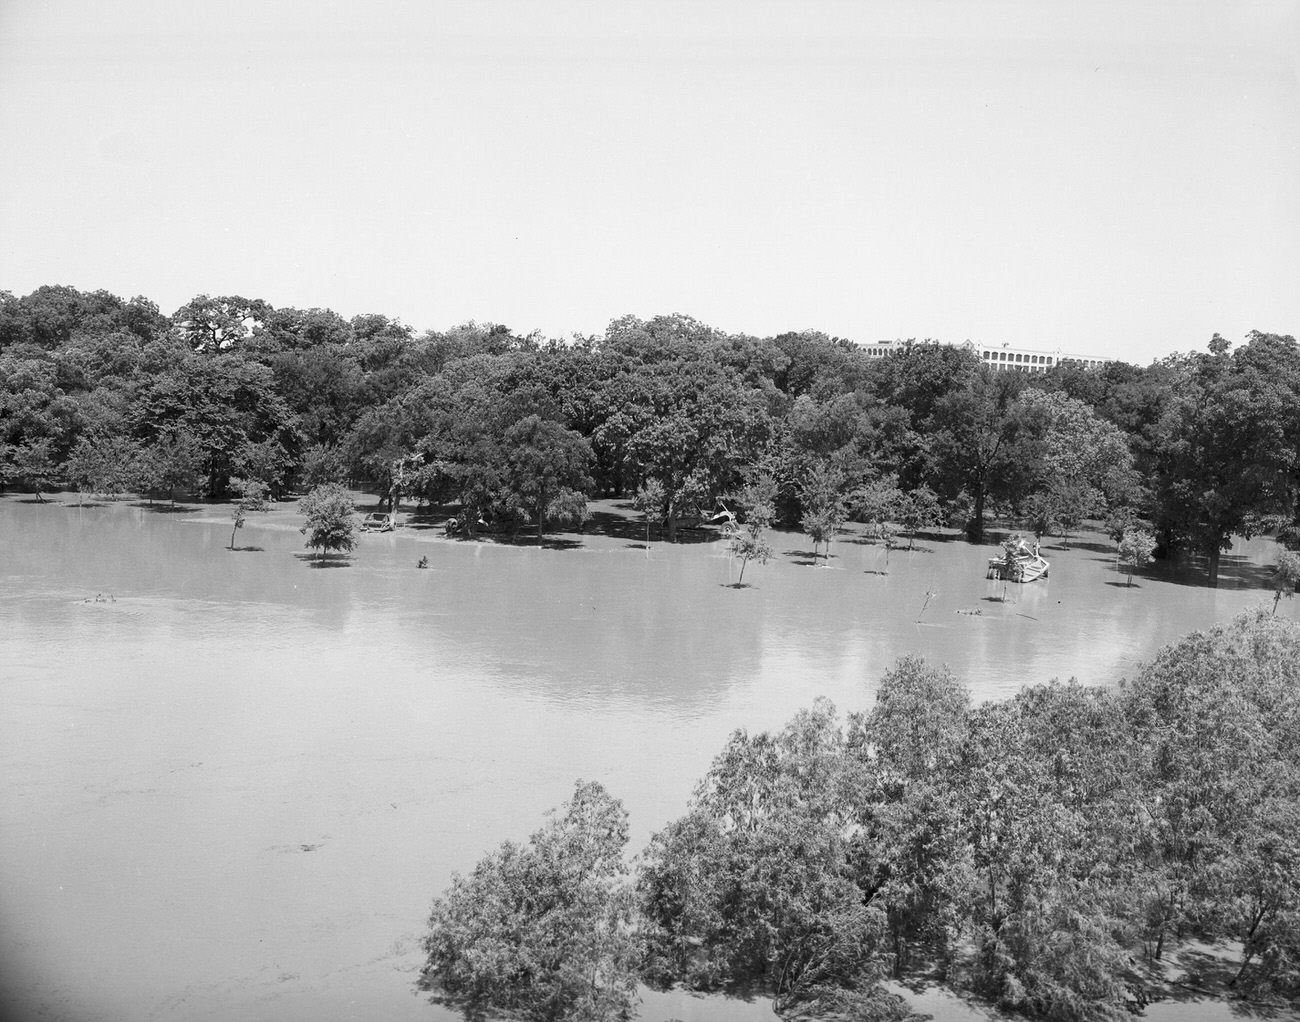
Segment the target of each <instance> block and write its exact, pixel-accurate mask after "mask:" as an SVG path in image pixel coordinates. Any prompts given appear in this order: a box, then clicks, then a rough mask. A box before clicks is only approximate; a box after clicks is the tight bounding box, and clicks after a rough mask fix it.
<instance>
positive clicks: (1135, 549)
mask: <svg viewBox="0 0 1300 1022" xmlns="http://www.w3.org/2000/svg"><path fill="white" fill-rule="evenodd" d="M1155 548H1156V538H1155V536H1153V535H1151V533H1149V532H1147V531H1146V530H1145V529H1128V530H1126V531H1125V533H1124V535H1123V536H1122V537H1121V538H1120V541H1119V560H1120V563H1121V564H1127V565H1128V584H1129V585H1130V586H1131V585H1132V584H1133V572H1135V571H1137V569H1138V568H1141V567H1142V566H1143V565H1144V564H1146V563H1147V561H1149V560H1151V554H1152V552H1153V551H1154V550H1155Z"/></svg>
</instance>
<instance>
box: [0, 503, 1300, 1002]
mask: <svg viewBox="0 0 1300 1022" xmlns="http://www.w3.org/2000/svg"><path fill="white" fill-rule="evenodd" d="M290 512H291V508H286V509H285V510H284V511H282V512H280V513H277V514H275V515H272V516H270V517H269V518H266V519H262V518H259V519H257V520H255V521H253V522H251V523H250V524H249V526H248V527H246V528H245V529H243V530H241V531H240V533H239V536H238V538H237V545H238V546H239V547H241V548H245V549H240V550H238V551H237V552H233V553H232V552H231V551H229V550H227V549H225V547H226V544H227V543H228V542H229V538H230V528H229V525H228V524H226V523H227V522H228V518H226V517H225V516H224V515H223V512H222V510H221V509H219V508H190V509H188V510H186V509H181V510H180V511H179V512H178V513H162V512H160V511H159V510H158V509H151V508H148V507H143V506H135V505H130V504H115V505H103V506H89V507H82V508H79V507H77V506H76V505H75V503H56V504H51V505H39V504H36V503H32V502H30V501H28V500H26V499H25V498H20V497H17V496H14V495H7V496H2V497H0V558H2V559H0V767H2V768H3V778H4V783H3V787H2V788H0V864H2V865H3V870H2V872H0V962H2V963H3V990H0V995H2V996H3V1000H4V1002H5V1003H6V1004H7V1005H8V1006H9V1008H10V1011H11V1013H13V1014H12V1017H15V1018H19V1017H21V1018H33V1019H41V1018H45V1019H70V1020H77V1022H82V1020H94V1019H104V1020H118V1019H133V1020H195V1022H197V1020H222V1019H240V1020H268V1022H270V1020H286V1019H287V1020H293V1019H303V1020H306V1019H312V1020H325V1022H332V1020H345V1019H377V1018H383V1019H393V1020H405V1019H410V1020H417V1019H421V1020H434V1022H439V1020H450V1019H453V1018H457V1017H458V1016H456V1015H454V1014H452V1013H450V1012H447V1011H445V1010H443V1009H440V1008H437V1007H434V1006H431V1005H429V1004H428V1003H427V1002H426V1001H425V1000H424V999H423V997H421V996H420V995H417V994H416V993H414V992H413V982H414V979H415V976H416V972H417V970H418V967H419V963H420V954H419V940H420V938H421V935H422V931H423V926H424V921H425V917H426V913H427V908H428V904H429V901H430V899H431V898H432V897H433V896H434V895H436V894H437V893H438V892H440V891H441V890H442V889H443V888H444V887H445V886H446V884H447V883H448V881H449V878H450V875H451V873H452V871H465V870H468V869H469V868H471V867H472V866H473V864H474V862H475V861H476V860H477V859H478V858H479V857H480V856H481V855H482V854H483V853H484V852H485V851H487V850H488V849H490V848H493V847H495V846H496V845H497V844H498V843H499V842H500V841H502V840H503V839H506V838H513V839H522V838H525V837H527V835H528V834H529V833H530V832H531V831H532V830H534V829H536V827H537V826H539V825H540V823H541V822H542V819H543V814H544V812H545V811H546V810H548V809H550V808H552V807H555V806H557V805H559V804H560V803H561V802H562V801H563V800H564V799H565V798H566V797H567V796H568V795H569V794H570V792H571V791H572V786H573V783H574V781H575V780H576V779H577V778H584V779H595V780H599V781H600V782H602V783H603V784H604V785H605V786H606V787H607V788H608V789H609V790H610V791H611V792H612V793H613V794H614V795H616V796H617V797H619V798H621V799H622V800H623V802H624V804H625V805H626V807H627V809H628V811H629V813H630V816H631V822H632V829H633V842H632V848H633V850H639V849H640V848H641V847H642V846H644V844H645V842H646V840H647V839H648V838H649V836H650V834H651V833H652V832H653V831H655V830H656V829H658V828H660V827H662V826H663V825H664V824H665V823H666V822H668V821H669V820H670V819H672V818H674V817H675V816H677V815H679V814H680V813H681V812H682V811H683V808H684V806H685V803H686V800H687V798H688V796H689V794H690V791H691V789H692V786H693V785H694V783H695V781H696V780H697V779H698V778H699V777H700V776H701V775H702V774H703V772H704V771H705V770H706V769H707V767H708V764H709V762H710V760H711V758H712V756H713V755H714V754H715V753H716V752H717V751H718V750H719V749H720V748H721V746H722V743H723V742H724V741H725V739H726V737H727V735H728V734H729V733H730V732H731V731H732V730H733V729H735V728H738V727H744V728H749V729H751V730H755V729H763V728H775V727H779V726H780V725H781V724H782V723H784V722H785V721H786V720H788V719H789V717H790V716H791V715H792V714H793V713H794V712H795V711H797V710H798V709H800V708H801V707H804V706H807V705H808V704H809V703H811V701H812V700H813V699H814V698H815V697H816V696H819V695H821V696H827V697H829V698H830V699H832V700H833V701H834V702H835V703H836V705H837V706H838V707H840V709H841V710H851V709H860V708H865V707H868V706H869V705H870V703H871V699H872V692H873V688H874V686H875V684H876V682H877V681H878V679H879V678H880V676H881V675H882V674H883V673H884V672H885V671H886V670H888V668H889V666H890V665H891V663H892V662H893V661H894V660H895V659H896V658H897V657H898V656H900V655H902V654H905V653H922V654H924V655H925V656H927V657H928V658H931V659H932V660H934V661H943V662H946V663H948V664H949V665H950V666H951V667H952V669H953V670H954V671H955V672H956V673H957V674H958V675H959V676H960V677H961V678H963V679H964V680H965V681H966V682H967V684H968V685H969V686H970V688H971V690H972V693H973V695H974V697H975V698H976V699H977V700H983V699H994V698H1002V697H1005V696H1007V695H1010V694H1011V693H1013V692H1014V691H1015V690H1016V689H1017V688H1018V687H1019V686H1021V685H1022V684H1025V683H1030V682H1039V681H1046V680H1048V679H1050V678H1062V679H1064V678H1068V677H1077V678H1079V679H1080V680H1081V681H1083V682H1087V683H1094V684H1108V685H1109V684H1115V683H1117V681H1118V680H1119V679H1120V678H1121V677H1123V676H1125V675H1131V674H1133V673H1134V672H1135V671H1136V670H1137V668H1138V666H1139V665H1140V663H1141V662H1142V661H1143V660H1145V659H1147V658H1149V657H1150V656H1151V655H1152V654H1153V653H1154V652H1155V651H1156V650H1157V649H1158V648H1159V647H1160V646H1161V645H1163V644H1165V643H1167V642H1170V641H1172V640H1174V639H1176V638H1177V637H1179V636H1180V635H1182V634H1184V633H1186V632H1188V631H1190V630H1193V629H1197V628H1203V627H1206V626H1209V625H1211V624H1213V623H1215V622H1217V621H1222V620H1225V619H1226V618H1229V617H1231V616H1232V615H1234V614H1236V613H1238V612H1240V611H1242V610H1244V609H1246V608H1249V607H1252V606H1256V605H1259V604H1261V603H1267V602H1270V600H1271V594H1270V593H1269V592H1268V591H1267V590H1266V588H1264V585H1265V576H1266V567H1267V565H1268V564H1269V563H1271V560H1272V558H1273V554H1274V548H1273V545H1272V544H1271V542H1270V541H1268V540H1257V541H1253V542H1250V543H1240V544H1238V545H1237V546H1236V547H1235V548H1234V549H1233V550H1232V551H1231V552H1230V553H1229V554H1228V555H1227V556H1226V557H1225V561H1224V566H1225V575H1224V581H1223V584H1222V585H1221V587H1220V588H1219V589H1217V590H1211V589H1208V588H1206V587H1204V586H1203V585H1201V584H1199V582H1200V579H1199V575H1198V573H1196V572H1195V571H1194V570H1192V569H1181V568H1180V569H1175V568H1173V567H1171V566H1168V565H1161V566H1158V567H1156V568H1153V569H1152V570H1150V571H1148V572H1146V573H1143V574H1141V575H1139V576H1138V577H1137V578H1136V579H1135V582H1136V584H1135V585H1134V586H1133V587H1132V588H1129V587H1126V586H1123V585H1120V584H1118V583H1122V582H1123V581H1124V576H1122V575H1120V574H1118V573H1117V571H1116V569H1115V565H1114V555H1113V552H1112V550H1111V547H1110V545H1109V544H1108V543H1106V542H1104V540H1103V539H1102V538H1101V537H1100V536H1098V535H1096V534H1084V535H1081V536H1080V537H1078V539H1077V540H1076V541H1074V542H1072V543H1071V547H1070V549H1068V550H1061V549H1058V545H1059V544H1058V542H1057V541H1052V542H1050V543H1049V544H1047V546H1046V547H1045V549H1044V554H1045V555H1046V556H1047V557H1048V558H1049V559H1050V560H1051V561H1052V571H1051V575H1050V577H1049V578H1048V579H1047V580H1045V581H1040V582H1037V583H1033V584H1032V585H1029V586H1015V585H1010V586H1004V585H1003V584H1002V583H999V582H989V581H987V580H986V578H985V571H984V568H985V562H986V561H987V558H988V557H989V556H990V555H991V554H992V553H994V550H993V548H992V547H990V546H983V547H979V546H971V545H969V544H966V543H964V542H960V541H944V540H942V539H927V540H924V541H922V542H921V543H919V544H918V546H919V547H920V549H918V550H916V551H914V552H910V553H909V552H907V551H900V550H896V551H893V552H892V553H890V554H888V555H887V554H886V552H885V551H884V550H883V549H881V548H880V547H879V546H876V545H874V544H870V543H866V542H861V541H859V540H858V539H857V538H856V537H849V538H847V539H846V540H845V541H842V542H838V543H836V544H835V545H834V546H833V547H832V554H833V555H834V556H833V557H832V559H831V561H830V564H829V566H819V567H816V568H814V567H812V566H811V564H810V557H809V553H808V547H807V543H806V541H804V540H803V538H802V537H800V536H798V535H795V534H787V533H779V534H777V535H776V536H775V543H774V545H775V547H776V549H777V557H776V559H775V560H774V561H773V562H772V563H769V564H768V565H766V566H759V565H752V564H751V565H750V566H749V568H748V569H747V571H746V574H745V580H746V582H747V583H752V587H750V588H745V589H733V588H728V587H727V583H728V582H729V581H732V580H734V579H735V577H736V573H737V570H738V566H737V565H736V564H735V563H734V562H732V561H730V560H729V559H728V558H727V556H726V555H725V552H724V550H723V548H722V546H721V544H719V543H716V542H714V543H682V544H678V545H671V546H670V545H665V544H661V543H654V544H652V545H651V547H650V548H649V549H648V550H647V549H646V548H645V547H644V546H642V545H641V544H640V543H638V542H637V541H636V540H635V539H632V538H619V537H614V536H604V535H602V536H580V537H568V539H569V540H571V541H572V542H570V543H563V544H558V546H559V547H561V548H537V547H534V546H508V545H497V544H493V543H475V542H451V541H446V540H442V539H441V538H438V537H437V536H436V534H435V533H434V532H433V531H423V532H421V531H416V530H399V531H398V532H395V533H389V534H383V535H367V536H364V537H363V538H362V541H361V546H360V548H359V549H358V551H357V552H356V555H355V556H354V557H353V558H351V560H350V562H349V564H348V566H346V567H330V568H324V567H318V566H315V565H314V564H313V563H312V562H311V561H310V560H307V559H305V558H304V557H303V552H302V537H301V536H300V535H299V534H298V532H297V529H296V527H295V526H296V520H295V519H294V518H293V516H292V514H291V513H290ZM254 548H255V549H254ZM421 556H428V558H429V567H428V569H427V570H419V569H417V568H416V566H415V565H416V562H417V561H418V560H419V558H420V557H421ZM1004 595H1005V596H1006V598H1007V599H1006V600H1005V602H1004V601H1003V600H1002V597H1003V596H1004ZM1297 602H1300V601H1290V602H1284V603H1283V604H1282V607H1281V610H1280V613H1283V614H1287V615H1291V616H1295V615H1296V612H1297V607H1296V606H1295V603H1297ZM926 996H927V997H928V1000H924V1001H923V1006H924V1007H925V1008H926V1009H927V1010H932V1011H935V1012H936V1013H937V1017H939V1018H952V1019H956V1018H975V1017H983V1015H982V1014H980V1013H978V1012H974V1011H972V1010H971V1009H967V1008H965V1007H964V1006H962V1005H961V1004H959V1003H958V1002H956V1001H955V1000H952V999H951V998H945V997H943V996H942V995H940V994H939V993H937V992H931V993H930V994H929V995H926ZM1175 1009H1176V1010H1175ZM1171 1012H1172V1013H1171ZM1151 1016H1152V1017H1158V1018H1166V1019H1173V1018H1191V1017H1198V1018H1202V1019H1215V1018H1228V1017H1229V1014H1228V1012H1227V1010H1226V1009H1225V1008H1223V1007H1222V1006H1219V1005H1214V1004H1201V1005H1188V1004H1183V1005H1177V1006H1169V1005H1166V1006H1162V1007H1161V1008H1158V1009H1156V1010H1153V1011H1152V1013H1151ZM5 1017H10V1015H6V1016H5ZM673 1017H676V1018H681V1019H684V1020H690V1019H701V1020H702V1019H721V1020H724V1022H725V1020H736V1022H742V1020H744V1022H749V1020H758V1019H768V1018H770V1017H771V1014H770V1007H769V1006H768V1005H767V1004H766V1003H764V1002H759V1003H753V1004H745V1003H743V1002H728V1001H723V1000H720V999H716V998H714V999H707V1000H702V999H699V998H691V997H686V996H684V995H674V996H665V995H659V994H651V993H648V992H647V995H646V999H645V1002H644V1003H643V1005H642V1010H641V1018H643V1019H647V1020H651V1022H660V1020H663V1019H668V1018H673Z"/></svg>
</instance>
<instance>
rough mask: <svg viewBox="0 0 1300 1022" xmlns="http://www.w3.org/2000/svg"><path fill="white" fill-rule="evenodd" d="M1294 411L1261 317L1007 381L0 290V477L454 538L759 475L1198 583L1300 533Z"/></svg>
mask: <svg viewBox="0 0 1300 1022" xmlns="http://www.w3.org/2000/svg"><path fill="white" fill-rule="evenodd" d="M1297 407H1300V351H1298V350H1297V346H1296V342H1295V340H1294V338H1292V337H1290V336H1282V335H1277V334H1266V333H1258V332H1255V333H1252V334H1250V335H1249V336H1248V337H1247V338H1246V339H1245V342H1244V343H1243V344H1241V345H1239V346H1237V347H1236V348H1233V347H1232V346H1231V345H1229V344H1228V343H1227V342H1226V341H1224V340H1223V339H1222V338H1220V337H1218V336H1217V335H1215V337H1214V338H1213V339H1212V340H1211V341H1210V343H1209V346H1208V348H1207V350H1205V351H1203V352H1197V353H1186V354H1177V355H1170V356H1168V357H1167V358H1164V359H1161V360H1159V361H1156V362H1154V363H1152V364H1151V365H1149V366H1145V367H1139V366H1133V365H1128V364H1125V363H1122V362H1110V363H1107V364H1106V365H1104V366H1102V367H1101V368H1097V369H1084V368H1083V367H1081V366H1078V365H1074V364H1070V363H1068V362H1067V363H1065V364H1062V365H1059V366H1054V367H1052V368H1051V369H1050V370H1049V371H1048V372H1046V373H1042V374H1034V375H1026V374H1021V373H1016V372H993V371H991V370H990V369H989V368H988V367H987V366H984V365H983V364H981V362H980V360H979V359H978V357H977V356H976V355H975V353H974V352H972V351H969V350H964V349H962V348H959V347H952V346H947V345H939V344H933V343H929V342H919V343H909V344H907V345H904V346H903V347H902V348H901V349H900V350H898V351H896V352H894V353H892V354H890V355H887V356H885V357H883V358H868V357H867V356H865V355H864V354H863V351H862V350H861V349H860V348H859V347H858V346H857V345H855V344H854V343H852V342H850V341H847V340H845V339H843V338H836V337H830V336H827V335H825V334H823V333H819V332H816V331H799V332H792V333H785V334H780V335H777V336H773V337H762V338H760V337H753V336H749V335H742V334H728V333H725V332H723V331H720V330H717V329H714V328H712V327H709V326H707V325H706V324H703V323H700V322H698V321H697V320H694V319H691V318H690V317H687V316H681V315H669V316H656V317H654V318H652V319H649V320H642V319H639V318H637V317H634V316H626V317H623V318H620V319H616V320H614V321H613V322H611V323H610V325H609V327H608V328H607V329H606V330H605V332H604V333H603V334H602V335H598V336H574V337H571V338H568V339H565V340H556V339H546V338H543V337H541V336H539V335H537V334H529V335H526V336H520V335H518V334H516V333H514V332H512V331H511V330H510V329H508V328H507V327H505V326H502V325H499V324H477V323H466V324H464V325H461V326H458V327H454V328H452V329H450V330H447V331H425V332H423V333H417V332H416V331H414V330H413V329H412V328H410V327H409V326H406V325H404V324H402V323H400V322H398V321H396V320H393V319H389V318H387V317H385V316H382V315H362V316H355V317H353V318H352V319H350V320H346V319H344V318H342V317H341V316H339V315H337V314H335V313H333V312H331V311H329V310H327V309H306V310H303V309H294V308H276V307H274V306H272V305H270V304H269V303H267V302H265V301H263V300H261V299H246V298H243V297H239V296H220V297H212V296H207V295H200V296H197V297H196V298H195V299H193V300H192V301H190V302H187V303H186V304H185V305H183V306H182V307H181V308H179V309H177V310H176V311H175V312H173V313H172V314H171V315H164V314H163V313H162V312H161V311H160V310H159V309H158V307H157V306H156V305H155V304H153V303H152V302H150V301H149V300H147V299H144V298H138V297H137V298H133V299H131V300H130V301H124V300H122V299H120V298H118V297H116V296H114V295H111V294H108V293H107V292H104V291H96V292H82V291H78V290H76V289H74V288H70V287H61V286H47V287H41V288H38V289H37V290H35V291H33V292H32V293H31V294H28V295H25V296H21V297H15V296H13V295H12V294H9V293H8V292H0V482H7V483H9V484H11V485H17V486H25V487H27V488H29V489H32V490H35V491H36V492H37V494H38V496H39V494H40V493H41V491H43V490H47V489H50V488H53V487H57V486H68V487H72V488H76V489H79V490H82V491H84V492H94V493H104V494H112V493H141V494H147V495H150V496H151V497H171V498H173V499H174V498H175V496H176V495H178V494H193V495H199V496H206V497H214V498H227V497H229V495H230V494H231V492H232V489H234V487H235V484H233V483H232V480H241V481H248V480H252V481H256V482H258V483H260V484H262V485H263V486H264V487H265V488H266V492H267V493H268V494H269V496H270V497H271V498H273V499H280V498H283V497H284V496H286V495H287V494H289V493H290V492H293V491H294V490H297V489H306V488H310V487H312V486H315V485H318V484H322V483H328V482H349V483H351V484H354V485H362V486H365V487H367V488H369V489H371V490H373V492H375V493H376V494H377V495H378V496H379V497H380V499H381V501H382V502H383V504H384V505H385V506H387V507H388V508H390V509H391V510H394V511H395V510H396V509H397V508H398V507H399V506H400V504H401V502H402V501H403V500H417V501H425V502H432V503H438V504H449V505H458V506H459V509H460V511H459V513H458V514H457V515H456V523H457V526H458V527H459V528H460V529H462V530H463V531H464V532H466V533H469V534H473V533H475V532H478V531H482V530H489V531H494V532H516V531H518V530H521V529H532V530H535V531H536V533H537V534H538V535H539V536H540V535H542V534H543V533H544V532H545V531H546V530H547V529H553V528H558V527H577V526H580V525H581V524H582V523H583V521H584V520H585V519H586V517H587V514H588V511H587V502H588V500H589V499H590V498H592V497H600V496H609V497H626V498H628V499H633V500H635V501H636V502H637V506H638V507H640V508H642V509H643V510H644V512H645V514H646V516H647V520H649V521H652V522H653V523H654V524H655V525H656V526H657V527H658V528H660V529H661V530H662V533H663V535H665V536H666V537H667V538H668V539H670V540H671V539H673V538H674V537H675V535H676V532H677V530H678V529H679V528H681V527H682V526H683V525H684V524H690V523H693V522H695V521H698V520H699V519H700V518H701V517H709V516H711V515H713V514H715V513H716V512H718V510H719V508H720V507H722V508H729V507H731V506H732V505H730V504H728V500H729V499H737V498H738V496H739V495H740V494H742V493H743V492H744V491H745V489H746V487H751V488H752V487H755V486H757V487H758V488H759V489H760V490H762V491H763V492H765V493H769V494H770V499H769V500H767V501H765V502H764V504H763V508H764V513H767V508H768V506H769V505H770V511H771V516H772V519H773V520H775V521H777V522H781V523H785V524H791V525H794V524H802V525H803V526H804V528H805V529H806V530H807V531H809V533H810V535H813V537H814V542H816V543H820V542H825V541H829V539H830V537H832V536H834V534H835V532H836V530H837V529H838V528H839V526H841V525H842V524H843V523H844V522H845V521H847V520H858V521H863V522H868V523H873V524H875V525H877V526H878V527H879V528H880V529H881V530H887V529H888V528H891V527H902V528H904V529H909V530H911V531H913V532H915V531H916V530H918V529H924V528H928V527H934V526H936V525H939V524H944V523H946V524H951V525H957V526H961V527H964V528H965V529H967V531H968V532H969V534H970V535H971V536H972V537H973V538H976V539H978V538H979V537H980V536H981V535H982V533H983V530H984V528H985V525H986V522H987V521H988V520H989V517H990V516H997V517H998V518H1000V519H1003V520H1007V521H1013V522H1016V523H1019V524H1021V525H1023V527H1025V528H1029V529H1032V530H1033V531H1034V532H1035V533H1036V534H1039V535H1042V534H1046V533H1052V532H1066V533H1068V531H1069V530H1071V529H1073V528H1076V527H1077V526H1078V525H1079V523H1080V522H1081V521H1082V520H1084V519H1085V518H1087V519H1102V520H1106V521H1107V522H1108V523H1109V525H1110V527H1111V528H1112V529H1113V530H1114V531H1115V535H1116V537H1117V538H1118V537H1119V536H1121V535H1123V533H1124V532H1125V531H1131V530H1133V529H1135V528H1146V529H1149V530H1150V531H1151V532H1152V534H1153V535H1154V536H1155V537H1156V539H1157V540H1158V543H1159V547H1160V552H1161V553H1164V554H1170V553H1174V552H1178V551H1186V552H1192V553H1195V554H1198V555H1201V556H1204V558H1205V559H1206V564H1207V568H1208V574H1209V578H1210V580H1211V582H1212V583H1213V582H1214V581H1216V580H1217V577H1218V562H1219V556H1220V553H1221V551H1222V550H1224V549H1226V548H1227V547H1228V546H1229V545H1230V542H1231V537H1232V536H1234V535H1246V536H1249V535H1252V534H1254V533H1255V532H1258V531H1261V530H1266V529H1276V530H1278V532H1279V535H1281V536H1282V537H1283V538H1284V539H1285V540H1288V541H1291V542H1292V543H1293V545H1294V544H1295V541H1297V540H1300V499H1298V498H1300V415H1297V414H1296V409H1297ZM738 513H739V514H740V515H741V518H742V519H743V517H744V514H745V509H744V507H743V506H741V507H738Z"/></svg>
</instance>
